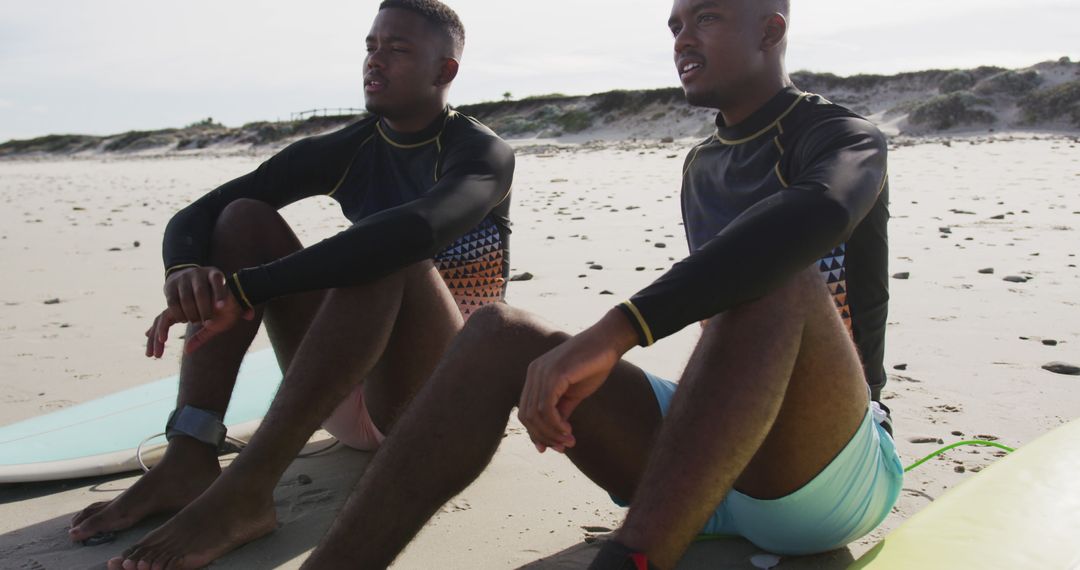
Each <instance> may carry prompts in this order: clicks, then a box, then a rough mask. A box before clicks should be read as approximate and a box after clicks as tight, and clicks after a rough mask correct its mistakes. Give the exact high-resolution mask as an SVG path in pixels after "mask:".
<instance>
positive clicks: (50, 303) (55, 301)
mask: <svg viewBox="0 0 1080 570" xmlns="http://www.w3.org/2000/svg"><path fill="white" fill-rule="evenodd" d="M58 303H60V299H48V300H47V301H45V304H46V305H56V304H58Z"/></svg>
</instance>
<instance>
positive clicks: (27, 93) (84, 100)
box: [0, 0, 1080, 141]
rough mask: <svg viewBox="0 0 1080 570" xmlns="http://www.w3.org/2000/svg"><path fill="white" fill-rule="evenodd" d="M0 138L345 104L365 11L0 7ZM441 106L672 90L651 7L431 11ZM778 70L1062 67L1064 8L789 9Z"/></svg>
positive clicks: (67, 3)
mask: <svg viewBox="0 0 1080 570" xmlns="http://www.w3.org/2000/svg"><path fill="white" fill-rule="evenodd" d="M0 2H2V4H3V8H2V14H3V15H2V16H0V141H5V140H8V139H11V138H28V137H34V136H40V135H45V134H51V133H86V134H110V133H118V132H122V131H125V130H130V129H156V128H163V127H175V126H184V125H186V124H189V123H192V122H195V121H197V120H199V119H202V118H206V117H213V118H214V120H215V121H218V122H222V123H225V124H227V125H240V124H243V123H246V122H249V121H255V120H266V119H269V120H274V119H278V118H286V119H287V118H288V117H289V114H290V113H291V112H294V111H301V110H304V109H310V108H313V107H362V106H363V94H362V92H361V75H362V73H361V62H362V60H363V55H364V42H363V40H364V36H366V35H367V31H368V29H369V27H370V24H371V20H372V18H373V17H374V14H375V11H376V9H377V6H378V2H377V1H375V0H325V1H322V0H317V1H314V2H306V3H304V4H303V5H301V3H299V2H292V3H286V2H282V1H279V0H224V1H223V0H187V1H185V2H167V3H166V2H160V1H157V0H96V1H93V2H86V1H79V0H35V1H34V2H28V1H22V2H20V1H18V0H0ZM449 4H450V5H451V6H453V7H454V8H455V9H456V10H457V12H458V13H459V14H460V15H461V18H462V20H463V21H464V23H465V27H466V34H467V40H466V49H465V57H464V61H463V62H462V71H461V74H460V75H459V76H458V79H457V81H456V82H455V85H454V88H453V90H452V91H451V102H452V103H455V104H464V103H474V102H478V101H485V100H493V99H499V98H501V96H502V94H503V93H504V92H506V91H509V92H511V93H513V95H514V96H515V97H522V96H527V95H537V94H543V93H553V92H559V93H566V94H588V93H594V92H598V91H606V90H610V89H635V88H651V87H667V86H675V85H678V81H677V78H676V75H675V72H674V66H673V64H672V62H671V48H672V42H671V36H670V34H669V33H668V30H667V27H666V22H667V17H668V13H669V11H670V4H669V2H667V1H664V0H573V1H571V0H543V1H535V0H531V1H524V0H501V1H499V2H492V1H490V0H488V1H484V0H449ZM792 4H794V6H793V7H792V10H793V14H792V23H791V43H790V47H789V49H788V63H789V68H790V69H791V70H792V71H794V70H802V69H807V70H812V71H829V72H833V73H836V74H840V75H850V74H853V73H886V74H887V73H895V72H898V71H915V70H921V69H929V68H956V67H974V66H977V65H998V66H1003V67H1024V66H1028V65H1031V64H1033V63H1036V62H1038V61H1043V60H1047V59H1057V58H1059V57H1061V56H1065V55H1067V56H1070V57H1071V58H1072V59H1074V60H1077V59H1080V31H1078V30H1080V26H1078V25H1077V22H1080V2H1078V1H1077V0H1026V1H1025V2H1017V1H1016V0H947V1H945V0H904V1H895V0H812V1H804V0H793V2H792Z"/></svg>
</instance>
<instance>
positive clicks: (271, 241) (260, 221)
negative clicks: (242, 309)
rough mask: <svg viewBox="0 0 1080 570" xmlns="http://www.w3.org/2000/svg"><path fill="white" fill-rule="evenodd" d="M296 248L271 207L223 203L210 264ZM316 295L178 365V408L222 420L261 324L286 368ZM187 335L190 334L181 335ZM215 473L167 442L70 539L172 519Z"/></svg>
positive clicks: (200, 451)
mask: <svg viewBox="0 0 1080 570" xmlns="http://www.w3.org/2000/svg"><path fill="white" fill-rule="evenodd" d="M300 248H301V244H300V241H299V240H298V239H297V238H296V235H295V234H293V232H292V230H291V229H290V228H289V226H288V224H286V223H285V220H283V219H282V218H281V216H279V215H278V213H277V212H276V211H274V209H273V208H271V207H269V206H267V205H266V204H263V203H262V202H257V201H253V200H238V201H236V202H234V203H233V204H230V206H229V207H228V208H226V209H225V211H224V212H223V213H222V215H221V216H220V218H219V219H218V222H217V225H216V227H215V229H214V239H213V241H212V251H211V263H212V264H213V265H214V266H216V267H219V268H220V269H222V270H224V271H226V272H229V271H233V270H235V269H238V268H241V267H249V266H252V265H257V264H259V263H263V262H266V261H270V260H273V259H277V258H279V257H283V256H285V255H288V254H289V253H292V252H294V251H297V250H299V249H300ZM322 297H323V292H321V291H320V292H314V293H307V294H303V295H293V296H289V297H282V298H279V299H274V300H273V301H271V302H270V303H267V305H266V307H265V309H263V310H260V311H258V312H257V318H256V319H254V320H253V321H250V322H249V321H240V322H239V323H238V324H237V326H236V327H234V328H233V329H232V330H230V331H228V332H226V333H224V334H222V335H220V336H218V337H217V338H215V339H214V342H212V343H210V344H208V345H206V346H204V347H203V348H201V349H199V350H198V351H197V352H195V353H193V354H190V355H185V356H183V358H182V359H181V363H180V391H179V395H178V398H177V407H181V406H185V405H192V406H196V407H199V408H203V409H207V410H212V411H215V412H218V413H221V414H224V413H225V410H226V408H227V407H228V404H229V398H230V396H231V395H232V389H233V385H234V384H235V382H236V374H237V372H238V371H239V369H240V362H241V360H242V359H243V357H244V353H245V352H246V351H247V349H248V346H250V344H251V341H252V339H253V338H254V337H255V333H256V332H257V331H258V328H259V323H260V321H264V322H265V323H266V327H267V331H268V333H269V335H270V340H271V343H272V344H273V346H274V351H275V352H276V354H277V357H278V361H279V363H280V364H281V367H282V370H285V369H286V368H287V367H288V363H289V362H290V361H291V360H292V357H293V355H294V354H295V353H296V349H297V347H298V346H299V344H300V340H301V339H302V338H303V336H304V334H305V333H306V332H307V329H308V327H309V326H310V323H311V319H312V317H313V316H314V314H315V312H316V310H317V309H318V307H319V304H320V303H321V302H322ZM191 332H192V330H191V329H189V331H188V333H189V335H190V333H191ZM220 472H221V469H220V467H219V466H218V460H217V453H216V451H215V450H214V449H212V448H211V447H210V446H207V445H205V444H202V443H199V442H197V441H195V440H193V439H190V438H187V437H179V438H174V439H173V440H172V441H170V442H169V446H168V447H167V449H166V452H165V456H164V457H163V458H162V461H161V462H160V463H159V464H158V465H156V466H155V467H154V468H153V469H152V470H151V471H150V472H149V473H147V474H146V475H144V476H143V477H142V478H140V479H139V480H138V481H136V482H135V484H134V485H132V487H131V488H130V489H128V490H127V491H125V492H124V493H122V494H121V495H120V496H119V497H117V498H116V499H113V500H112V501H105V502H100V503H94V504H92V505H90V506H89V507H87V508H86V509H84V510H83V511H82V512H80V513H78V514H76V515H75V517H74V518H73V519H72V528H71V530H70V531H69V535H70V537H71V539H72V540H83V539H85V538H88V537H90V536H93V535H94V534H97V533H99V532H106V531H115V530H121V529H125V528H128V527H130V526H132V525H134V524H136V523H138V522H139V521H141V520H142V519H144V518H146V517H148V516H150V515H153V514H157V513H162V512H175V511H177V510H180V509H181V508H183V507H184V506H186V505H187V504H188V503H190V502H191V501H193V500H194V499H195V498H196V497H198V496H199V495H200V494H201V493H202V492H203V491H204V490H206V488H207V487H209V486H210V484H211V483H212V482H213V481H214V479H216V478H217V476H218V474H219V473H220Z"/></svg>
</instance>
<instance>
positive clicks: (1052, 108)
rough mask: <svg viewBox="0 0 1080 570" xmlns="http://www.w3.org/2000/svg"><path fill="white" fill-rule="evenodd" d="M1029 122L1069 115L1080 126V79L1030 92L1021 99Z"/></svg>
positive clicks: (1022, 108) (1056, 118) (1021, 104)
mask: <svg viewBox="0 0 1080 570" xmlns="http://www.w3.org/2000/svg"><path fill="white" fill-rule="evenodd" d="M1020 111H1021V113H1023V117H1024V121H1025V122H1027V123H1043V122H1050V121H1055V120H1058V119H1060V118H1062V117H1068V118H1069V120H1070V121H1071V122H1072V124H1073V125H1074V126H1077V127H1080V80H1076V81H1070V82H1069V83H1062V84H1061V85H1058V86H1056V87H1051V88H1049V89H1043V90H1041V91H1036V92H1034V93H1030V94H1028V95H1027V96H1025V97H1024V98H1023V99H1021V100H1020Z"/></svg>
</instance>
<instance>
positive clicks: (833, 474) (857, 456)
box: [612, 371, 903, 554]
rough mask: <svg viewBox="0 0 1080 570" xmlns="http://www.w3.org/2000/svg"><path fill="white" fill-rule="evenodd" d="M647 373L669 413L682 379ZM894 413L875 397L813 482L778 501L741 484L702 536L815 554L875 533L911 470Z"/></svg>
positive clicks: (664, 410)
mask: <svg viewBox="0 0 1080 570" xmlns="http://www.w3.org/2000/svg"><path fill="white" fill-rule="evenodd" d="M644 374H645V378H646V379H647V380H648V381H649V384H650V385H651V386H652V389H653V393H654V394H655V395H656V400H657V403H658V404H659V406H660V409H661V411H662V413H663V414H664V416H667V412H668V410H669V409H670V407H671V400H672V398H673V397H674V395H675V388H676V386H677V384H675V383H674V382H672V381H670V380H665V379H663V378H660V377H658V376H655V375H653V374H651V373H649V372H647V371H645V372H644ZM886 417H887V413H886V411H885V409H884V408H883V406H881V405H880V404H879V403H878V402H873V401H872V402H870V408H869V409H868V410H867V411H866V414H865V415H864V416H863V420H862V422H861V423H860V424H859V428H858V430H857V431H856V432H855V435H853V436H852V437H851V441H849V442H848V443H847V445H845V446H844V449H843V450H841V451H840V453H839V454H838V455H837V456H836V457H835V458H833V460H832V461H831V462H829V465H828V466H827V467H825V469H824V470H822V471H821V472H820V473H818V475H817V476H816V477H814V478H813V479H812V480H811V481H810V482H809V483H807V484H806V485H803V486H802V487H800V488H799V489H798V490H796V491H795V492H793V493H790V494H788V495H785V496H783V497H780V498H777V499H772V500H762V499H755V498H754V497H751V496H749V495H746V494H744V493H740V492H739V491H738V490H734V489H733V490H732V491H731V492H730V493H728V495H727V497H725V498H724V500H723V501H722V502H721V503H720V506H718V507H717V508H716V511H715V512H714V513H713V515H712V516H711V517H709V522H707V523H706V524H705V526H704V528H702V529H701V533H700V534H703V535H734V536H742V537H745V538H746V539H747V540H749V541H750V542H753V543H754V544H756V545H757V546H760V547H761V548H763V549H765V550H768V551H770V552H774V553H777V554H812V553H816V552H822V551H826V550H832V549H834V548H839V547H842V546H844V545H846V544H848V543H849V542H852V541H853V540H855V539H857V538H859V537H861V536H863V535H865V534H867V533H868V532H870V531H871V530H874V528H876V527H877V525H878V524H880V523H881V521H882V520H883V519H884V518H885V516H886V515H888V514H889V511H890V509H891V508H892V506H893V503H895V502H896V499H897V497H898V496H899V494H900V483H901V480H902V475H903V466H902V464H901V463H900V458H899V457H898V456H897V454H896V448H895V446H894V445H893V439H892V436H891V435H889V432H888V431H887V430H886V428H885V427H883V425H882V424H883V423H885V420H886ZM612 499H613V500H614V501H615V502H616V503H617V504H619V505H622V506H626V505H625V503H624V502H623V501H621V500H620V499H619V498H617V497H614V496H613V497H612Z"/></svg>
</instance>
